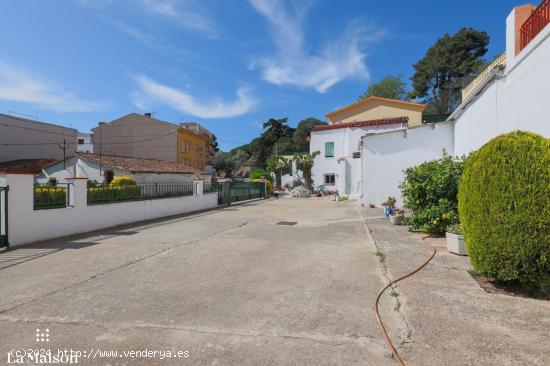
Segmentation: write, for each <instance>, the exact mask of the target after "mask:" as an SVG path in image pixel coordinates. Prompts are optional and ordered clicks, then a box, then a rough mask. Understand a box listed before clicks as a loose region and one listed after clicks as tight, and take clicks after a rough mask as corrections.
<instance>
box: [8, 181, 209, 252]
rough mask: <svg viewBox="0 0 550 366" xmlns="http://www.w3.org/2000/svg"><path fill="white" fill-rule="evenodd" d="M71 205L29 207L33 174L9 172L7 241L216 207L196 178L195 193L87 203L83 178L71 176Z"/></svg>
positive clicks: (18, 241)
mask: <svg viewBox="0 0 550 366" xmlns="http://www.w3.org/2000/svg"><path fill="white" fill-rule="evenodd" d="M73 182H74V186H73V192H74V194H72V195H71V196H72V198H71V203H72V205H73V207H67V208H57V209H48V210H34V209H33V176H32V175H18V174H9V175H6V176H5V184H7V185H8V186H9V187H10V188H9V199H8V207H9V216H8V228H9V233H8V235H9V237H8V240H9V243H10V246H16V245H21V244H26V243H32V242H35V241H41V240H46V239H53V238H57V237H62V236H66V235H72V234H78V233H85V232H89V231H93V230H98V229H103V228H108V227H112V226H116V225H122V224H129V223H133V222H138V221H143V220H149V219H155V218H160V217H165V216H171V215H177V214H182V213H186V212H192V211H198V210H204V209H208V208H213V207H216V206H217V204H218V196H217V194H216V193H208V194H205V195H203V194H202V187H201V185H202V181H198V182H197V183H198V185H199V187H198V189H197V190H196V192H197V195H194V196H184V197H175V198H162V199H155V200H144V201H131V202H120V203H109V204H101V205H90V206H88V205H87V197H86V195H87V191H86V182H87V180H86V179H74V180H73Z"/></svg>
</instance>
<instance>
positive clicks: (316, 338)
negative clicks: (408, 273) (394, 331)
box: [0, 316, 378, 347]
mask: <svg viewBox="0 0 550 366" xmlns="http://www.w3.org/2000/svg"><path fill="white" fill-rule="evenodd" d="M0 321H9V322H11V323H34V324H36V323H39V324H48V325H52V324H53V325H73V326H79V325H85V326H90V325H92V326H96V327H101V328H104V329H106V330H107V331H109V332H111V331H113V330H116V331H117V332H124V331H128V330H140V329H157V330H171V331H179V332H186V333H199V334H212V335H221V336H232V337H249V338H259V337H266V338H283V339H291V340H306V341H311V342H315V343H319V344H323V345H327V346H331V347H339V346H344V345H346V344H349V343H353V344H359V345H365V344H370V343H377V344H378V342H377V341H376V337H375V336H372V335H358V334H349V335H346V334H334V335H327V334H322V333H314V334H312V333H304V332H290V333H278V332H259V331H246V330H240V331H231V330H227V329H219V328H209V327H185V326H178V325H162V324H130V323H98V322H96V321H89V320H80V321H75V320H60V319H56V318H46V319H44V318H40V319H16V318H13V317H9V316H1V317H0Z"/></svg>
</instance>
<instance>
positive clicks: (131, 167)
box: [77, 153, 200, 174]
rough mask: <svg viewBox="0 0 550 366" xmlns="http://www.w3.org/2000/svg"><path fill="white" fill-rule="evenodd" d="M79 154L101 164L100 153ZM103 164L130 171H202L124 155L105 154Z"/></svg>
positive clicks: (193, 172) (182, 172) (102, 158)
mask: <svg viewBox="0 0 550 366" xmlns="http://www.w3.org/2000/svg"><path fill="white" fill-rule="evenodd" d="M77 155H78V156H81V157H82V158H84V159H86V160H88V161H91V162H93V163H96V164H99V160H100V159H99V154H90V153H77ZM101 164H102V165H105V166H109V167H111V168H115V169H119V170H122V171H125V172H129V173H173V174H185V173H187V174H199V173H200V171H199V170H197V169H194V168H192V167H189V166H186V165H183V164H180V163H174V162H171V161H165V160H154V159H140V158H128V157H124V156H114V155H103V156H102V157H101Z"/></svg>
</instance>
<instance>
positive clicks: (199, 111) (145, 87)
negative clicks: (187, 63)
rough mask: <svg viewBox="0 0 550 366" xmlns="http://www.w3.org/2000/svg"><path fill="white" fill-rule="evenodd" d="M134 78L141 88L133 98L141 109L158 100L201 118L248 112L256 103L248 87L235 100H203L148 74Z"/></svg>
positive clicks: (222, 116)
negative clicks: (153, 78)
mask: <svg viewBox="0 0 550 366" xmlns="http://www.w3.org/2000/svg"><path fill="white" fill-rule="evenodd" d="M134 79H135V81H136V82H137V83H138V85H139V86H140V87H141V90H140V91H139V92H134V93H133V94H132V100H133V102H134V105H135V106H136V107H138V108H141V109H144V107H147V108H148V107H149V106H150V105H151V103H153V102H157V103H162V104H165V105H167V106H169V107H171V108H173V109H175V110H178V111H180V112H183V113H188V114H191V115H193V116H197V117H201V118H229V117H236V116H240V115H243V114H245V113H247V112H248V111H250V110H251V109H252V108H253V107H254V105H255V104H256V101H255V99H254V98H253V97H252V96H251V95H250V93H249V91H248V90H247V89H246V88H239V89H238V90H237V99H236V100H235V101H231V102H227V101H223V100H221V99H220V98H212V100H211V101H208V102H203V101H199V100H197V99H196V98H194V97H193V96H191V95H190V94H189V93H188V92H185V91H182V90H178V89H175V88H172V87H170V86H166V85H163V84H160V83H158V82H156V81H154V80H152V79H150V78H148V77H147V76H144V75H138V76H134Z"/></svg>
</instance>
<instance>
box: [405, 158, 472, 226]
mask: <svg viewBox="0 0 550 366" xmlns="http://www.w3.org/2000/svg"><path fill="white" fill-rule="evenodd" d="M463 168H464V158H455V157H451V156H449V155H447V154H444V155H443V157H442V158H441V159H438V160H432V161H427V162H425V163H422V164H420V165H417V166H414V167H412V168H408V169H405V172H404V173H405V179H404V180H403V182H401V184H400V185H399V188H401V192H402V195H403V200H404V203H405V207H406V208H408V209H410V210H411V211H412V216H411V217H410V218H409V219H408V221H407V222H408V224H409V227H410V228H411V230H421V231H423V232H425V233H428V234H432V235H443V234H444V233H445V229H446V228H447V226H449V225H451V224H455V223H457V222H458V207H457V206H458V198H457V195H458V184H459V181H460V175H461V174H462V170H463Z"/></svg>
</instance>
